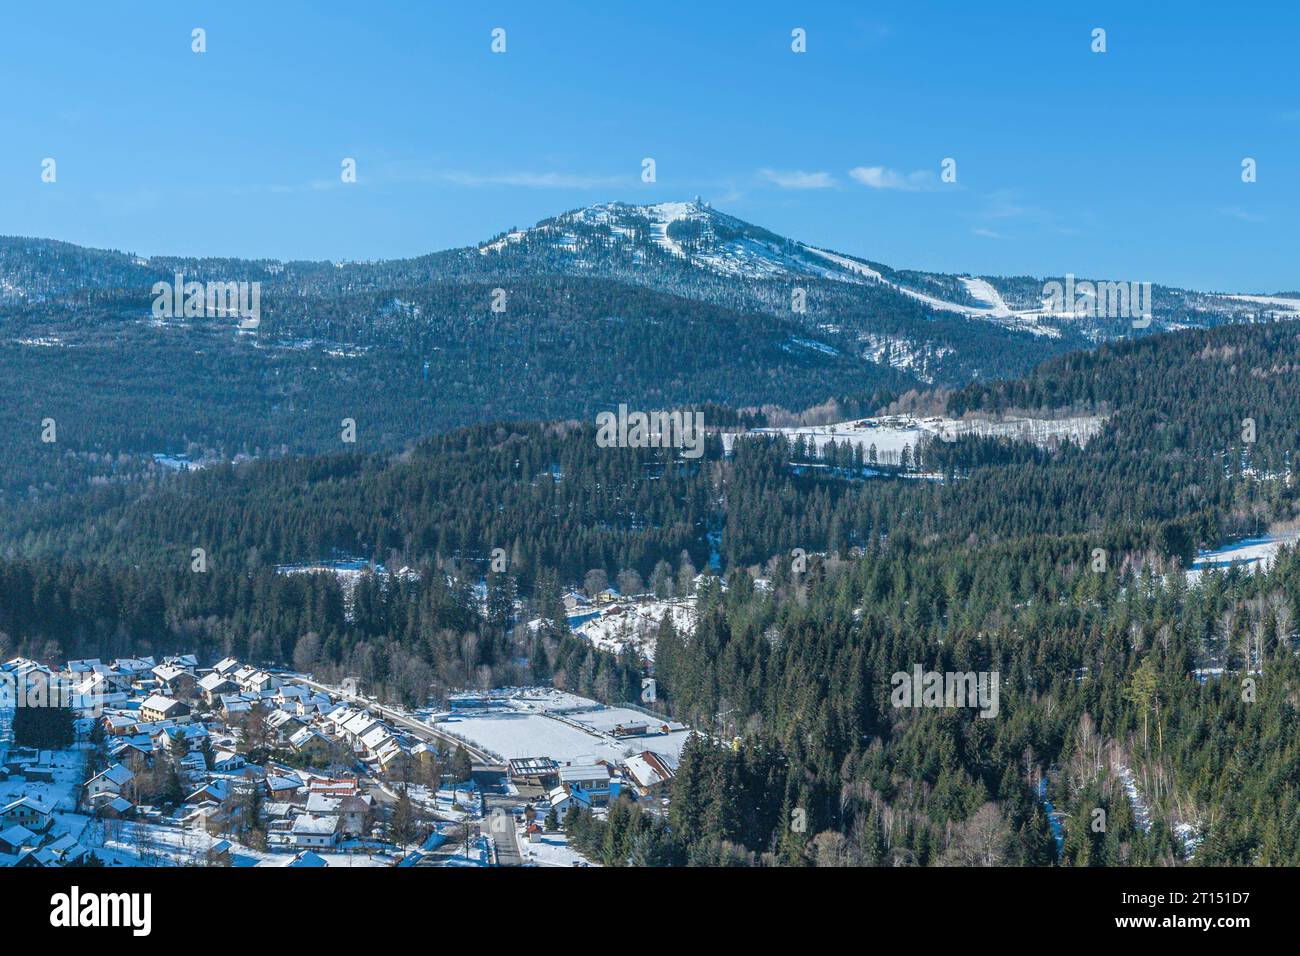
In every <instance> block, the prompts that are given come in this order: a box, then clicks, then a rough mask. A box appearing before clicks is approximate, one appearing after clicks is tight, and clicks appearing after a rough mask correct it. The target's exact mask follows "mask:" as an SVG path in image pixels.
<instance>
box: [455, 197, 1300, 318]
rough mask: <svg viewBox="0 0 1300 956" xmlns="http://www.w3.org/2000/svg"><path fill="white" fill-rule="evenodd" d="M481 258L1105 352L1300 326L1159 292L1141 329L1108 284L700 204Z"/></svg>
mask: <svg viewBox="0 0 1300 956" xmlns="http://www.w3.org/2000/svg"><path fill="white" fill-rule="evenodd" d="M478 252H479V254H480V255H481V256H483V257H484V258H485V259H486V260H488V261H495V262H496V263H499V264H501V265H503V266H505V265H507V264H509V263H511V262H513V261H516V260H518V259H521V258H522V259H528V260H532V261H534V262H536V261H538V260H542V261H545V262H546V263H547V265H548V266H549V267H550V268H562V269H564V270H565V271H567V272H571V273H577V274H583V273H589V274H601V275H613V276H616V277H619V278H630V279H631V280H632V281H637V282H641V283H644V284H647V285H654V286H659V287H669V288H673V287H676V288H677V289H678V290H679V291H681V290H683V289H686V290H689V289H690V288H691V287H693V286H704V288H703V289H696V292H697V293H699V294H702V295H703V297H706V298H711V299H713V298H716V296H715V295H712V294H710V292H711V290H712V289H715V288H716V287H717V285H718V283H719V282H730V283H732V284H733V286H735V285H738V286H744V287H747V288H748V290H749V292H750V293H751V295H750V298H752V299H754V300H755V301H757V302H766V303H767V304H768V305H769V306H772V307H774V308H775V310H776V311H784V310H788V308H789V306H788V304H787V301H786V298H787V297H788V295H789V291H788V290H789V289H790V288H791V287H792V286H793V285H794V284H796V283H800V282H805V283H819V282H821V283H834V284H836V285H838V286H841V287H842V288H841V289H839V290H838V292H839V294H838V295H834V296H833V298H835V299H837V300H840V301H842V300H843V299H844V298H845V296H846V295H847V296H849V297H851V296H852V294H853V289H854V287H857V288H859V289H872V290H874V291H877V292H882V293H887V294H891V295H894V296H898V297H902V298H904V299H906V300H910V301H911V302H912V303H915V304H916V305H919V306H920V307H921V308H922V309H924V310H925V311H927V312H930V313H939V314H944V315H948V316H960V317H962V318H965V319H974V320H979V321H981V322H986V323H990V324H992V325H996V326H1000V327H1002V328H1005V329H1007V330H1010V331H1014V332H1022V333H1027V334H1030V335H1034V336H1041V337H1046V338H1054V339H1059V338H1061V337H1062V336H1067V337H1074V336H1079V337H1082V338H1083V339H1085V340H1088V341H1098V340H1104V339H1108V338H1113V337H1116V336H1117V335H1125V334H1132V333H1133V332H1135V331H1144V330H1151V331H1158V330H1160V329H1166V328H1181V327H1187V326H1203V325H1213V324H1218V323H1220V322H1231V321H1258V320H1261V319H1275V318H1288V317H1289V318H1300V298H1298V297H1288V296H1276V295H1275V296H1262V295H1245V294H1236V293H1224V294H1219V293H1202V292H1194V291H1190V290H1183V289H1175V288H1171V287H1167V286H1160V285H1156V284H1149V287H1150V300H1151V301H1150V302H1149V303H1148V304H1149V305H1150V306H1151V309H1150V313H1151V314H1150V318H1151V320H1152V321H1151V322H1150V323H1145V322H1143V321H1141V320H1140V319H1139V321H1138V322H1137V323H1136V324H1135V323H1134V322H1133V321H1132V319H1133V318H1134V317H1133V316H1130V315H1122V316H1115V315H1111V314H1108V313H1107V310H1106V309H1104V308H1102V307H1101V303H1100V301H1099V300H1100V299H1101V298H1104V296H1105V294H1106V293H1105V286H1106V285H1107V284H1109V283H1108V281H1107V280H1105V279H1086V278H1084V277H1077V278H1071V279H1067V277H1065V276H1062V277H1060V279H1059V280H1057V281H1059V282H1060V283H1061V285H1062V287H1063V289H1062V291H1063V292H1065V291H1066V290H1067V289H1068V290H1069V293H1068V294H1069V302H1063V301H1061V300H1060V299H1058V300H1057V301H1053V299H1052V296H1051V295H1050V294H1048V293H1047V292H1046V291H1045V290H1046V288H1047V287H1048V285H1049V283H1051V282H1052V281H1053V280H1052V279H1051V278H1048V279H1038V278H1032V277H1015V278H1004V277H997V276H974V275H945V274H941V273H929V272H918V271H906V270H898V269H893V268H890V267H889V266H886V265H884V264H882V263H879V262H874V261H871V260H867V259H862V258H859V257H857V256H852V255H848V254H845V253H841V252H836V251H833V250H830V249H824V248H821V247H818V246H815V245H811V244H809V243H806V242H801V241H797V240H793V239H789V238H786V237H784V236H779V235H777V234H775V233H773V232H771V231H769V230H767V229H764V228H762V227H761V226H756V225H754V224H752V223H748V222H745V221H744V220H742V219H738V218H736V217H735V216H731V215H728V214H726V213H723V212H720V211H718V210H716V209H714V208H712V206H710V205H709V204H708V203H706V202H702V201H701V200H700V199H698V198H697V199H695V200H694V201H691V202H662V203H652V204H648V205H631V204H628V203H620V202H610V203H601V204H598V205H594V206H588V207H585V208H582V209H576V210H572V211H570V212H566V213H563V214H561V215H559V216H555V217H553V218H550V219H545V220H543V221H542V222H539V223H538V224H537V225H535V226H533V227H531V228H529V229H515V230H511V231H509V232H507V233H504V234H502V235H499V236H497V237H494V238H493V239H492V240H490V241H488V242H485V243H482V244H481V245H480V246H478ZM1067 282H1068V285H1067ZM774 284H781V285H782V289H781V292H780V294H779V295H774V294H773V293H772V290H771V288H770V287H771V286H772V285H774ZM1122 284H1124V285H1129V284H1130V283H1128V282H1127V281H1125V282H1123V283H1122ZM1098 286H1100V287H1101V290H1100V291H1098V288H1097V287H1098ZM831 288H834V287H833V286H832V287H831ZM1076 288H1077V294H1075V290H1076ZM1117 319H1118V321H1115V320H1117Z"/></svg>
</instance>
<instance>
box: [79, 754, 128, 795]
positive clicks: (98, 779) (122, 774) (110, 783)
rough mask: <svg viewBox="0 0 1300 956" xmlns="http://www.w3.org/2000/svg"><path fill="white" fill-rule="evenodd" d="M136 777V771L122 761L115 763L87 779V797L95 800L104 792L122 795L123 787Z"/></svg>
mask: <svg viewBox="0 0 1300 956" xmlns="http://www.w3.org/2000/svg"><path fill="white" fill-rule="evenodd" d="M134 779H135V774H134V773H132V772H131V771H130V770H128V769H127V768H126V767H124V766H122V765H121V764H120V763H115V764H113V766H111V767H109V768H108V769H107V770H104V771H102V772H101V773H97V774H95V776H93V777H91V778H90V779H89V780H87V781H86V799H88V800H93V799H94V798H95V797H97V796H99V795H100V794H103V793H108V794H112V795H113V796H115V797H116V796H120V795H121V793H122V788H123V787H125V786H126V785H127V784H129V783H130V782H131V781H132V780H134Z"/></svg>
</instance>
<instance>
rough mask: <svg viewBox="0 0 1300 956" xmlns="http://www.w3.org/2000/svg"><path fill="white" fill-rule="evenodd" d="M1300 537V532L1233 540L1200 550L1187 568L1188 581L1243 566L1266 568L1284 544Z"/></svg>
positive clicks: (1249, 569)
mask: <svg viewBox="0 0 1300 956" xmlns="http://www.w3.org/2000/svg"><path fill="white" fill-rule="evenodd" d="M1297 540H1300V532H1290V533H1288V534H1283V535H1264V536H1262V537H1258V538H1244V539H1242V540H1240V541H1233V542H1230V543H1229V544H1225V545H1223V546H1222V547H1219V548H1215V549H1214V550H1212V551H1198V552H1197V554H1196V560H1195V561H1193V562H1192V566H1191V568H1189V569H1188V570H1187V582H1188V583H1189V584H1195V583H1196V582H1197V581H1199V580H1200V579H1201V576H1202V575H1203V574H1205V573H1206V572H1207V571H1226V570H1228V569H1229V568H1242V569H1243V570H1246V571H1251V572H1254V571H1267V570H1268V569H1269V568H1271V567H1272V566H1273V563H1274V562H1275V561H1276V560H1277V553H1278V551H1279V550H1280V549H1281V548H1282V547H1283V546H1284V545H1285V546H1291V545H1294V544H1295V543H1296V542H1297Z"/></svg>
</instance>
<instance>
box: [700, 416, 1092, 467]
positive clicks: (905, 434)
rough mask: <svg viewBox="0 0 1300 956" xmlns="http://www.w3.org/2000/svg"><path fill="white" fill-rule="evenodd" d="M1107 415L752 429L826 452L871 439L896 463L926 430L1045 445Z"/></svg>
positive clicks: (1082, 437)
mask: <svg viewBox="0 0 1300 956" xmlns="http://www.w3.org/2000/svg"><path fill="white" fill-rule="evenodd" d="M1105 421H1106V418H1105V416H1103V415H1075V416H1071V417H1067V418H1023V417H1021V418H1012V417H1007V418H1003V419H1000V420H997V421H994V420H990V419H975V418H970V419H966V418H940V417H932V418H911V417H908V416H905V415H893V416H889V417H887V418H860V419H855V420H853V421H847V422H836V423H834V424H831V425H801V426H795V427H787V428H755V429H753V430H751V431H750V432H748V433H745V434H750V435H772V434H782V435H785V436H786V437H787V438H790V439H794V438H796V437H798V436H802V437H803V439H804V441H805V442H806V443H809V444H812V445H816V447H817V452H818V454H824V450H825V448H826V446H827V445H829V444H831V443H832V442H837V443H843V442H848V443H849V444H850V445H853V446H856V447H859V448H861V449H862V450H863V452H864V454H865V453H867V452H868V451H869V449H870V448H871V446H872V445H874V446H875V448H876V455H877V457H878V459H879V461H881V462H882V463H883V464H895V463H897V462H898V460H899V456H900V455H901V454H902V452H903V449H904V448H911V449H915V446H916V444H917V443H918V442H919V441H920V440H921V439H922V438H925V437H927V436H936V437H938V438H940V439H941V440H942V439H948V440H951V439H953V438H956V437H959V436H961V435H989V436H998V437H1005V438H1014V439H1019V440H1022V441H1031V442H1034V443H1035V444H1038V445H1046V444H1047V443H1049V442H1050V441H1052V440H1053V439H1070V440H1072V441H1076V442H1080V443H1084V442H1087V441H1088V440H1089V439H1091V438H1092V437H1093V436H1094V435H1096V434H1097V433H1098V432H1099V431H1100V430H1101V427H1102V425H1103V424H1105ZM735 441H736V433H733V432H724V433H723V435H722V447H723V450H724V451H725V452H726V453H727V454H731V450H732V447H733V446H734V444H735Z"/></svg>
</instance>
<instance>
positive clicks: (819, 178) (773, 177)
mask: <svg viewBox="0 0 1300 956" xmlns="http://www.w3.org/2000/svg"><path fill="white" fill-rule="evenodd" d="M758 175H760V176H762V177H763V178H764V179H766V180H767V181H768V182H770V183H775V184H776V185H778V186H780V187H781V188H782V189H831V188H832V187H834V186H835V177H834V176H832V175H831V174H830V173H824V172H815V173H806V172H804V171H803V170H802V169H791V170H781V169H766V168H764V169H760V170H759V171H758Z"/></svg>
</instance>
